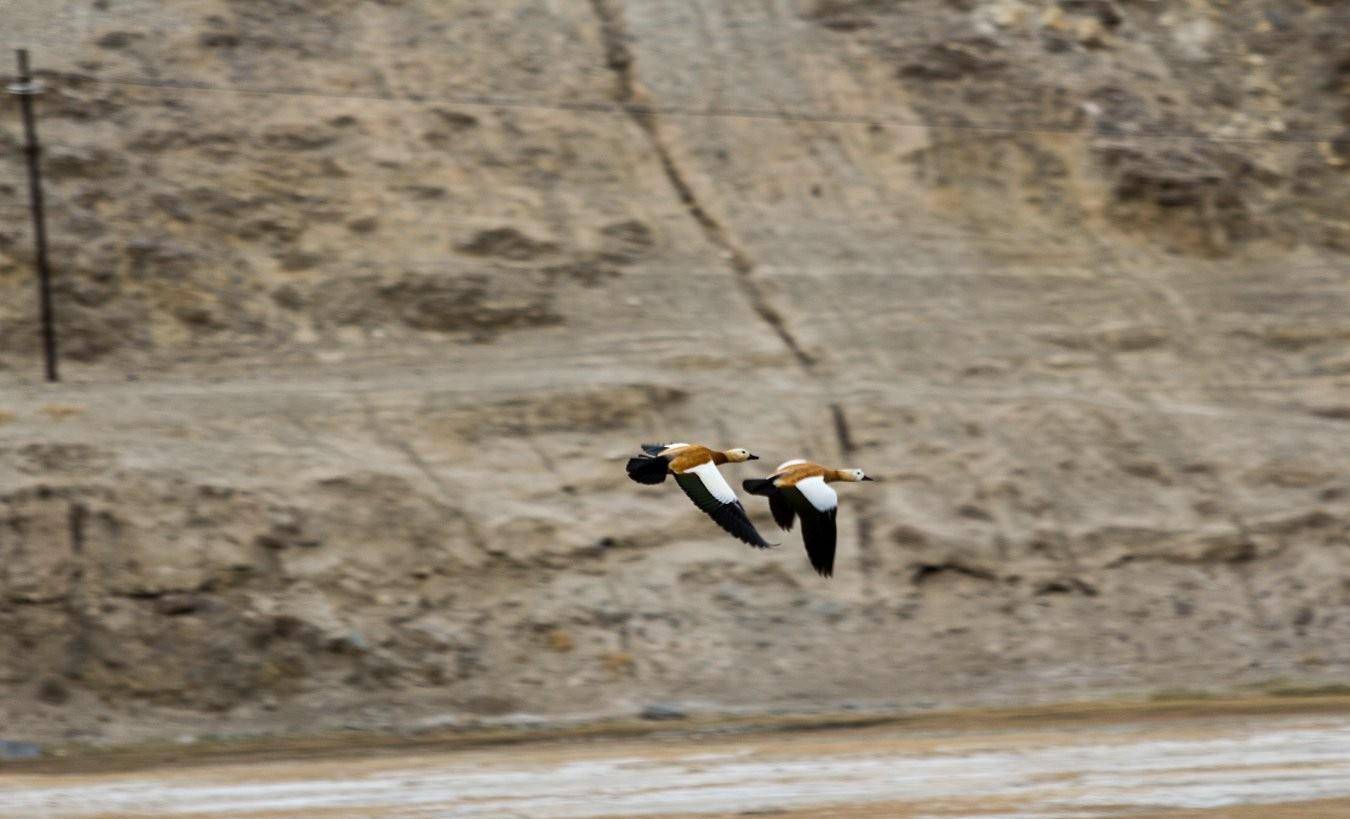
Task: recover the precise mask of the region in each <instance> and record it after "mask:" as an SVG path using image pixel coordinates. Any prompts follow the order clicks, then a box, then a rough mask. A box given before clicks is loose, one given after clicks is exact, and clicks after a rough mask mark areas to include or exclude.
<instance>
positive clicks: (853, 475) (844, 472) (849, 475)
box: [839, 469, 876, 481]
mask: <svg viewBox="0 0 1350 819" xmlns="http://www.w3.org/2000/svg"><path fill="white" fill-rule="evenodd" d="M839 480H841V481H872V480H876V479H875V478H873V477H872V476H871V475H868V474H867V473H865V472H863V471H862V470H861V469H841V470H839Z"/></svg>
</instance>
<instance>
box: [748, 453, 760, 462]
mask: <svg viewBox="0 0 1350 819" xmlns="http://www.w3.org/2000/svg"><path fill="white" fill-rule="evenodd" d="M746 460H747V461H758V460H759V456H758V455H753V454H752V455H751V456H750V457H748V458H746Z"/></svg>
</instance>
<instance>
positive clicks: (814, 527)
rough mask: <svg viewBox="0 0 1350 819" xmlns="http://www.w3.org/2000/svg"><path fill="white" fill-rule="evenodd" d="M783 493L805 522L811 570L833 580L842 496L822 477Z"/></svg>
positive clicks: (803, 537)
mask: <svg viewBox="0 0 1350 819" xmlns="http://www.w3.org/2000/svg"><path fill="white" fill-rule="evenodd" d="M781 491H782V494H783V496H784V497H786V498H787V499H788V501H789V502H790V503H791V504H792V508H793V509H795V510H796V512H797V516H798V517H800V518H801V519H802V542H803V543H804V544H805V545H806V556H807V557H808V558H810V559H811V567H812V568H813V569H815V570H816V573H817V574H819V575H820V576H821V577H830V576H831V575H833V574H834V547H835V541H836V535H837V534H838V533H837V530H836V527H835V514H836V513H837V512H838V511H839V495H838V493H836V492H835V491H834V489H832V488H830V485H829V484H827V483H825V479H824V478H822V477H819V476H817V477H813V478H807V479H806V480H802V481H797V483H796V484H795V485H793V486H789V487H785V488H784V489H783V490H781Z"/></svg>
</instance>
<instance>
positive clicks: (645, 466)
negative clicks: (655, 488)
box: [628, 455, 670, 485]
mask: <svg viewBox="0 0 1350 819" xmlns="http://www.w3.org/2000/svg"><path fill="white" fill-rule="evenodd" d="M668 471H670V459H669V458H653V457H649V456H646V455H644V456H642V457H640V458H629V459H628V477H630V478H632V479H633V480H635V481H637V482H638V483H645V484H649V485H654V484H658V483H661V482H662V481H664V480H665V479H666V473H667V472H668Z"/></svg>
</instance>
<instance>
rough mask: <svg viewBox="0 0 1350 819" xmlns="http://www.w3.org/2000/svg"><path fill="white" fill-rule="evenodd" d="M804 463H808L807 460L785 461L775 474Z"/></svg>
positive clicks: (794, 459)
mask: <svg viewBox="0 0 1350 819" xmlns="http://www.w3.org/2000/svg"><path fill="white" fill-rule="evenodd" d="M804 463H806V459H805V458H793V459H792V460H790V461H783V462H782V463H781V464H779V465H778V468H777V469H775V470H774V472H782V471H783V470H784V469H787V468H788V467H789V466H796V465H797V464H804Z"/></svg>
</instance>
